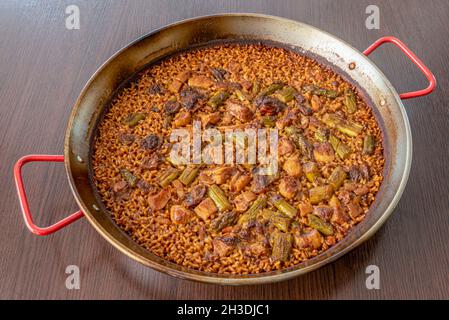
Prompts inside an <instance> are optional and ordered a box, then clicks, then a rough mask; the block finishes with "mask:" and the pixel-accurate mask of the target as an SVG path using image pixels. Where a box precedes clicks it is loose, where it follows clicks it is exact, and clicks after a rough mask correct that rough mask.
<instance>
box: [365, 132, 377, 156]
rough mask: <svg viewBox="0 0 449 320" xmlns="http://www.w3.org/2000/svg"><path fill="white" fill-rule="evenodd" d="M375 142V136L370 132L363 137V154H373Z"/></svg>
mask: <svg viewBox="0 0 449 320" xmlns="http://www.w3.org/2000/svg"><path fill="white" fill-rule="evenodd" d="M375 144H376V141H375V140H374V136H372V135H370V134H368V135H366V136H365V137H364V139H363V154H367V155H370V154H373V152H374V146H375Z"/></svg>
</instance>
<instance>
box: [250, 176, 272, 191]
mask: <svg viewBox="0 0 449 320" xmlns="http://www.w3.org/2000/svg"><path fill="white" fill-rule="evenodd" d="M271 182H272V179H271V177H269V176H265V175H261V174H255V175H254V176H253V182H252V184H251V190H252V191H253V192H254V193H262V192H264V191H265V190H266V188H267V187H268V186H269V185H270V183H271Z"/></svg>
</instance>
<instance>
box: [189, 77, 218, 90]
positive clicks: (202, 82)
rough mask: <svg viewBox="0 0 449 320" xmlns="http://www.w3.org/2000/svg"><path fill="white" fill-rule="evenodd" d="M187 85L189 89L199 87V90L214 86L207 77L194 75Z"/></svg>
mask: <svg viewBox="0 0 449 320" xmlns="http://www.w3.org/2000/svg"><path fill="white" fill-rule="evenodd" d="M188 84H189V86H191V87H199V88H203V89H207V88H209V87H211V86H212V85H213V84H214V81H213V80H212V79H211V78H209V77H207V76H203V75H195V76H192V77H191V78H190V79H189V81H188Z"/></svg>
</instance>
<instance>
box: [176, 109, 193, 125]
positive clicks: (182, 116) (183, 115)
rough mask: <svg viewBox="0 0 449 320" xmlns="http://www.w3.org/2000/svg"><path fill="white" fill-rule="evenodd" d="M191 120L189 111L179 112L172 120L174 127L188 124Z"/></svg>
mask: <svg viewBox="0 0 449 320" xmlns="http://www.w3.org/2000/svg"><path fill="white" fill-rule="evenodd" d="M191 120H192V115H191V114H190V112H189V111H184V112H179V113H178V114H177V115H176V117H175V119H174V120H173V125H174V126H175V128H180V127H184V126H186V125H188V124H189V123H190V121H191Z"/></svg>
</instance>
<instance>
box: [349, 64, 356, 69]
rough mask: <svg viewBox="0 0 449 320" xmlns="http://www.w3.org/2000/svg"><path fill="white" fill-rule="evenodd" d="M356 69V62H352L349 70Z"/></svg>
mask: <svg viewBox="0 0 449 320" xmlns="http://www.w3.org/2000/svg"><path fill="white" fill-rule="evenodd" d="M354 69H355V62H351V63H350V64H349V70H354Z"/></svg>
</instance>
